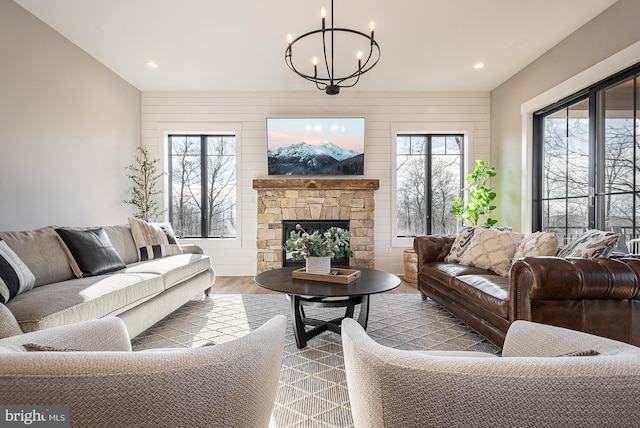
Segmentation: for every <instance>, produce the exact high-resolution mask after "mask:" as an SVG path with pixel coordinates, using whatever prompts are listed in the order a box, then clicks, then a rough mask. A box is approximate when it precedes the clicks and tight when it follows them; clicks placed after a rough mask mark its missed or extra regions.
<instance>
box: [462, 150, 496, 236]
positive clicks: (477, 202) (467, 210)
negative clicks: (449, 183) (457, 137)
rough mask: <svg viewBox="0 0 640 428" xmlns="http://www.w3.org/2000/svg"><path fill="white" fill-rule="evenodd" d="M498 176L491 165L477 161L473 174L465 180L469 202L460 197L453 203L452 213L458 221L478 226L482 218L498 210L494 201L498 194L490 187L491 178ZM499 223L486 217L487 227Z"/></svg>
mask: <svg viewBox="0 0 640 428" xmlns="http://www.w3.org/2000/svg"><path fill="white" fill-rule="evenodd" d="M495 176H496V169H495V168H494V167H489V164H488V163H487V162H485V161H483V160H476V167H475V169H474V170H473V172H472V173H471V174H469V175H467V177H466V178H465V180H466V181H467V183H468V184H467V186H466V187H465V188H464V189H462V190H463V191H466V192H467V202H466V203H465V201H464V200H463V199H462V198H461V197H460V196H458V197H457V198H455V199H454V200H452V201H451V213H452V214H453V215H455V216H456V218H457V219H458V220H462V222H463V223H467V224H469V225H472V226H477V225H478V221H479V219H480V217H481V216H484V215H487V216H488V215H489V213H490V212H491V211H493V210H494V209H496V206H495V205H493V200H494V199H495V198H496V192H494V191H493V190H492V189H491V188H490V187H488V183H489V180H490V179H491V177H495ZM497 222H498V221H497V220H494V219H492V218H491V217H486V219H485V221H484V225H485V226H493V225H494V224H496V223H497Z"/></svg>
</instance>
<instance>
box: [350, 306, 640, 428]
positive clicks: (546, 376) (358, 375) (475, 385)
mask: <svg viewBox="0 0 640 428" xmlns="http://www.w3.org/2000/svg"><path fill="white" fill-rule="evenodd" d="M342 343H343V347H344V359H345V367H346V374H347V386H348V389H349V399H350V402H351V409H352V411H353V419H354V422H355V427H356V428H363V427H367V428H380V427H388V428H391V427H403V428H412V427H416V428H417V427H509V426H518V427H562V426H564V427H605V426H615V427H637V426H638V423H639V421H640V407H639V406H638V402H640V348H637V347H635V346H632V345H628V344H626V343H621V342H616V341H613V340H609V339H604V338H600V337H597V336H592V335H589V334H585V333H580V332H576V331H572V330H566V329H562V328H558V327H552V326H548V325H543V324H535V323H531V322H527V321H516V322H514V323H513V324H512V326H511V327H510V329H509V331H508V332H507V336H506V341H505V344H504V350H503V354H502V355H503V356H502V358H501V357H497V356H494V355H490V354H483V353H478V352H438V351H424V352H417V351H403V350H398V349H393V348H388V347H385V346H382V345H379V344H377V343H376V342H374V341H373V340H372V339H371V338H370V337H369V336H368V335H367V334H366V332H365V331H364V330H363V329H362V327H360V325H359V324H358V323H356V322H354V321H353V320H351V319H348V318H347V319H345V320H344V321H343V322H342ZM582 351H596V352H599V353H600V354H599V355H597V356H562V355H566V354H573V353H577V352H582Z"/></svg>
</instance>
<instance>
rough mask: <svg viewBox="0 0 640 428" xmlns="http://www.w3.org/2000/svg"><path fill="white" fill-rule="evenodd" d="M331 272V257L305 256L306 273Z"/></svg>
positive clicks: (324, 273) (325, 273)
mask: <svg viewBox="0 0 640 428" xmlns="http://www.w3.org/2000/svg"><path fill="white" fill-rule="evenodd" d="M329 272H331V257H307V273H319V274H323V275H328V274H329Z"/></svg>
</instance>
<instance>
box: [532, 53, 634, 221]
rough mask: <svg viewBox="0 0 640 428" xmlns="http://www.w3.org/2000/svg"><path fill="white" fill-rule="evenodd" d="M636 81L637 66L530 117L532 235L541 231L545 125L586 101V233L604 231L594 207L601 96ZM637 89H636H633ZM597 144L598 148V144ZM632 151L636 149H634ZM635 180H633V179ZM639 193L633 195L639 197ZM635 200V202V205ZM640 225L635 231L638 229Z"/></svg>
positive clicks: (599, 140) (599, 192) (597, 206)
mask: <svg viewBox="0 0 640 428" xmlns="http://www.w3.org/2000/svg"><path fill="white" fill-rule="evenodd" d="M634 76H635V78H636V79H637V80H638V81H640V62H636V63H635V64H633V65H631V66H629V67H626V68H625V69H623V70H621V71H617V72H615V73H613V74H611V75H609V76H606V77H604V78H601V79H599V80H598V81H597V82H596V83H592V84H590V85H588V86H587V87H586V88H583V89H581V90H579V91H576V92H575V93H573V94H571V95H569V96H567V97H564V98H563V99H561V100H560V101H557V102H554V103H551V104H549V105H547V106H545V107H543V108H541V109H539V110H537V111H535V112H533V113H531V122H532V126H531V139H530V141H531V168H532V169H531V174H530V177H531V178H532V183H531V186H530V189H531V201H532V204H531V208H530V209H529V212H528V218H529V219H530V227H531V230H532V231H540V230H542V212H543V206H542V177H543V165H544V160H543V152H544V150H543V147H544V142H543V138H544V121H545V118H546V117H548V116H549V115H551V114H553V113H555V112H557V111H560V110H564V109H567V108H570V107H571V106H572V105H573V104H575V103H578V102H581V101H584V100H588V101H589V113H588V114H589V169H590V173H589V183H588V187H589V195H588V197H589V200H590V201H591V202H590V203H589V211H588V223H587V227H588V228H589V229H594V228H600V227H603V222H604V218H603V216H602V213H601V212H599V211H601V210H602V207H601V206H600V205H598V204H597V203H595V200H596V199H597V198H598V197H597V196H596V194H598V195H600V194H601V193H602V191H601V190H600V191H596V187H597V186H601V185H602V183H601V182H598V181H601V180H603V177H598V172H597V170H598V168H599V165H600V164H601V163H602V160H601V159H600V156H602V153H601V150H603V147H602V145H601V139H600V138H598V135H597V134H598V133H599V132H602V130H603V127H602V124H601V123H600V120H601V117H600V115H599V113H601V112H602V110H601V108H602V106H603V94H604V91H605V90H606V89H609V88H612V87H614V86H617V85H618V84H620V83H622V82H624V81H625V80H628V79H630V78H634ZM636 87H637V86H636ZM598 143H600V145H599V144H598ZM634 147H635V146H634ZM634 180H635V176H634ZM639 194H640V193H635V195H639ZM635 199H636V198H634V201H635ZM639 225H640V223H639V224H638V225H636V226H634V227H636V228H637V227H638V226H639Z"/></svg>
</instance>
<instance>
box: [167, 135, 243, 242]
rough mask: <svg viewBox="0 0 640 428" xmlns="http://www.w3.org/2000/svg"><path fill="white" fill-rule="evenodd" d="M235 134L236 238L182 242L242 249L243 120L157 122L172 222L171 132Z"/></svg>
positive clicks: (181, 240)
mask: <svg viewBox="0 0 640 428" xmlns="http://www.w3.org/2000/svg"><path fill="white" fill-rule="evenodd" d="M171 134H180V135H203V134H215V135H235V137H236V237H235V238H182V239H180V240H179V241H180V243H181V244H196V245H203V243H206V247H207V248H242V243H243V240H242V236H243V235H242V230H243V225H242V220H243V218H242V205H243V204H242V192H241V189H242V184H243V183H242V179H243V176H242V150H241V147H242V124H241V123H240V122H161V123H158V147H159V149H160V150H159V152H160V153H159V157H160V159H162V167H163V170H162V171H163V172H164V173H165V177H164V180H163V183H162V193H163V201H162V203H163V209H164V208H166V209H167V211H165V214H164V221H167V222H168V221H169V210H168V207H169V194H168V192H167V189H169V178H170V177H169V176H168V172H169V164H168V162H169V156H168V152H167V150H168V147H169V135H171Z"/></svg>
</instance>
